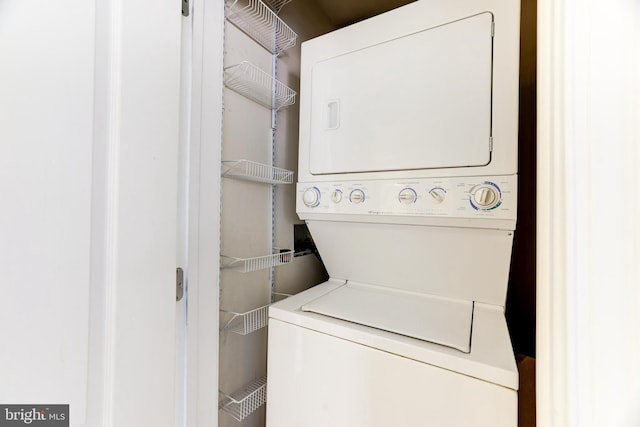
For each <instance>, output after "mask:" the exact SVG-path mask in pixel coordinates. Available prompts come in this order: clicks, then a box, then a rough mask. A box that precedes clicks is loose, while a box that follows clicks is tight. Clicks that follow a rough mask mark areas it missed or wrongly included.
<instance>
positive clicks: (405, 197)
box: [398, 187, 418, 205]
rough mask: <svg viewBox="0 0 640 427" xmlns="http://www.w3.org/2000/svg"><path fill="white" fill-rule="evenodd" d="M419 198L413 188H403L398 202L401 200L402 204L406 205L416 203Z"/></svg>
mask: <svg viewBox="0 0 640 427" xmlns="http://www.w3.org/2000/svg"><path fill="white" fill-rule="evenodd" d="M417 198H418V195H417V194H416V191H415V190H414V189H413V188H409V187H407V188H403V189H402V190H400V193H398V200H400V203H404V204H405V205H410V204H411V203H415V202H416V199H417Z"/></svg>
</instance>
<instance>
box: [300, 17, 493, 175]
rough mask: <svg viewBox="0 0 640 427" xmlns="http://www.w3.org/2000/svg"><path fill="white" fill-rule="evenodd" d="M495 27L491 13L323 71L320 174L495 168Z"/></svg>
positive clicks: (315, 99)
mask: <svg viewBox="0 0 640 427" xmlns="http://www.w3.org/2000/svg"><path fill="white" fill-rule="evenodd" d="M492 28H493V15H492V14H491V13H482V14H479V15H476V16H472V17H467V18H465V19H460V20H456V21H454V22H451V23H447V24H444V25H440V26H437V27H435V28H431V29H425V30H423V31H420V32H417V33H413V34H408V35H406V36H403V37H400V38H397V39H394V40H389V41H386V42H384V43H380V44H375V45H373V46H367V47H365V48H361V49H358V50H356V51H353V52H349V53H346V54H343V55H340V56H337V57H334V58H330V59H326V60H324V61H321V62H318V63H316V64H315V65H314V66H313V69H312V77H311V78H312V85H311V140H310V148H311V151H310V171H311V173H312V174H332V173H347V172H367V171H389V170H406V169H429V168H444V167H465V166H482V165H486V164H488V163H489V161H490V160H491V146H490V137H491V69H492ZM391 142H392V143H391ZM368 154H370V155H368Z"/></svg>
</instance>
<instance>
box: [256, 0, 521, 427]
mask: <svg viewBox="0 0 640 427" xmlns="http://www.w3.org/2000/svg"><path fill="white" fill-rule="evenodd" d="M519 18H520V5H519V2H518V1H517V0H419V1H417V2H415V3H411V4H409V5H407V6H404V7H401V8H398V9H395V10H393V11H391V12H388V13H385V14H383V15H379V16H377V17H374V18H371V19H369V20H366V21H362V22H360V23H358V24H355V25H352V26H350V27H346V28H343V29H341V30H338V31H335V32H333V33H329V34H327V35H324V36H321V37H319V38H316V39H313V40H310V41H308V42H306V43H305V44H303V46H302V63H301V68H302V69H301V107H300V150H299V172H298V173H299V175H298V180H299V182H298V185H297V202H296V203H297V206H296V208H297V212H298V215H299V216H300V218H301V219H304V220H305V221H306V223H307V225H308V227H309V230H310V232H311V234H312V236H313V239H314V241H315V243H316V246H317V248H318V251H319V253H320V255H321V257H322V260H323V262H324V264H325V266H326V268H327V271H328V273H329V276H330V279H329V281H327V282H326V283H323V284H320V285H318V286H315V287H313V288H311V289H309V290H307V291H305V292H302V293H300V294H298V295H295V296H293V297H290V298H288V299H286V300H283V301H281V302H279V303H277V304H274V305H273V306H271V308H270V310H269V316H270V319H269V350H268V377H269V382H268V386H267V426H268V427H329V426H330V427H390V426H394V427H395V426H398V427H417V426H452V427H472V426H483V427H515V426H516V425H517V389H518V371H517V368H516V363H515V359H514V355H513V350H512V346H511V341H510V338H509V332H508V330H507V324H506V321H505V315H504V305H505V300H506V293H507V282H508V275H509V265H510V259H511V249H512V243H513V233H514V229H515V225H516V188H517V185H516V184H517V175H516V173H517V143H518V63H519Z"/></svg>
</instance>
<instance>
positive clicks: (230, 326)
mask: <svg viewBox="0 0 640 427" xmlns="http://www.w3.org/2000/svg"><path fill="white" fill-rule="evenodd" d="M269 305H270V304H267V305H264V306H262V307H258V308H256V309H254V310H250V311H247V312H245V313H236V312H234V311H227V310H220V311H221V312H223V313H225V314H226V315H228V316H231V318H230V319H229V321H227V322H226V323H225V325H224V326H223V327H222V330H223V331H229V332H233V333H234V334H238V335H249V334H250V333H251V332H255V331H257V330H258V329H262V328H264V327H265V326H267V323H268V320H269Z"/></svg>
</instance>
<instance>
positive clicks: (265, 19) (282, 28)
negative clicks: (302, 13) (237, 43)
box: [225, 0, 298, 55]
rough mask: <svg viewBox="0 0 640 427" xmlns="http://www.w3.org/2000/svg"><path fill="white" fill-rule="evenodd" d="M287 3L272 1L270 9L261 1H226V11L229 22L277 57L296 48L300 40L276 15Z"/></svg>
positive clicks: (280, 0) (281, 0)
mask: <svg viewBox="0 0 640 427" xmlns="http://www.w3.org/2000/svg"><path fill="white" fill-rule="evenodd" d="M286 3H288V1H283V0H275V1H271V2H270V4H269V6H270V7H271V8H269V6H267V4H265V3H263V2H262V1H260V0H225V9H226V11H227V14H226V15H227V19H228V20H229V21H231V22H233V23H234V24H235V25H236V26H237V27H238V28H240V29H241V30H242V31H244V32H245V33H246V34H247V35H248V36H249V37H251V38H252V39H254V40H255V41H256V42H258V43H259V44H260V45H262V46H263V47H264V48H265V49H267V50H268V51H269V52H271V53H272V54H274V55H277V54H279V53H280V52H283V51H285V50H287V49H289V48H290V47H293V46H295V44H296V39H297V38H298V35H297V34H296V33H295V32H294V31H293V30H292V29H291V28H290V27H289V26H288V25H287V24H285V23H284V21H283V20H282V19H280V18H279V17H278V15H277V14H276V12H277V11H279V10H280V8H281V7H282V6H284V4H286ZM271 9H273V10H271ZM274 10H275V11H276V12H274Z"/></svg>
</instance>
